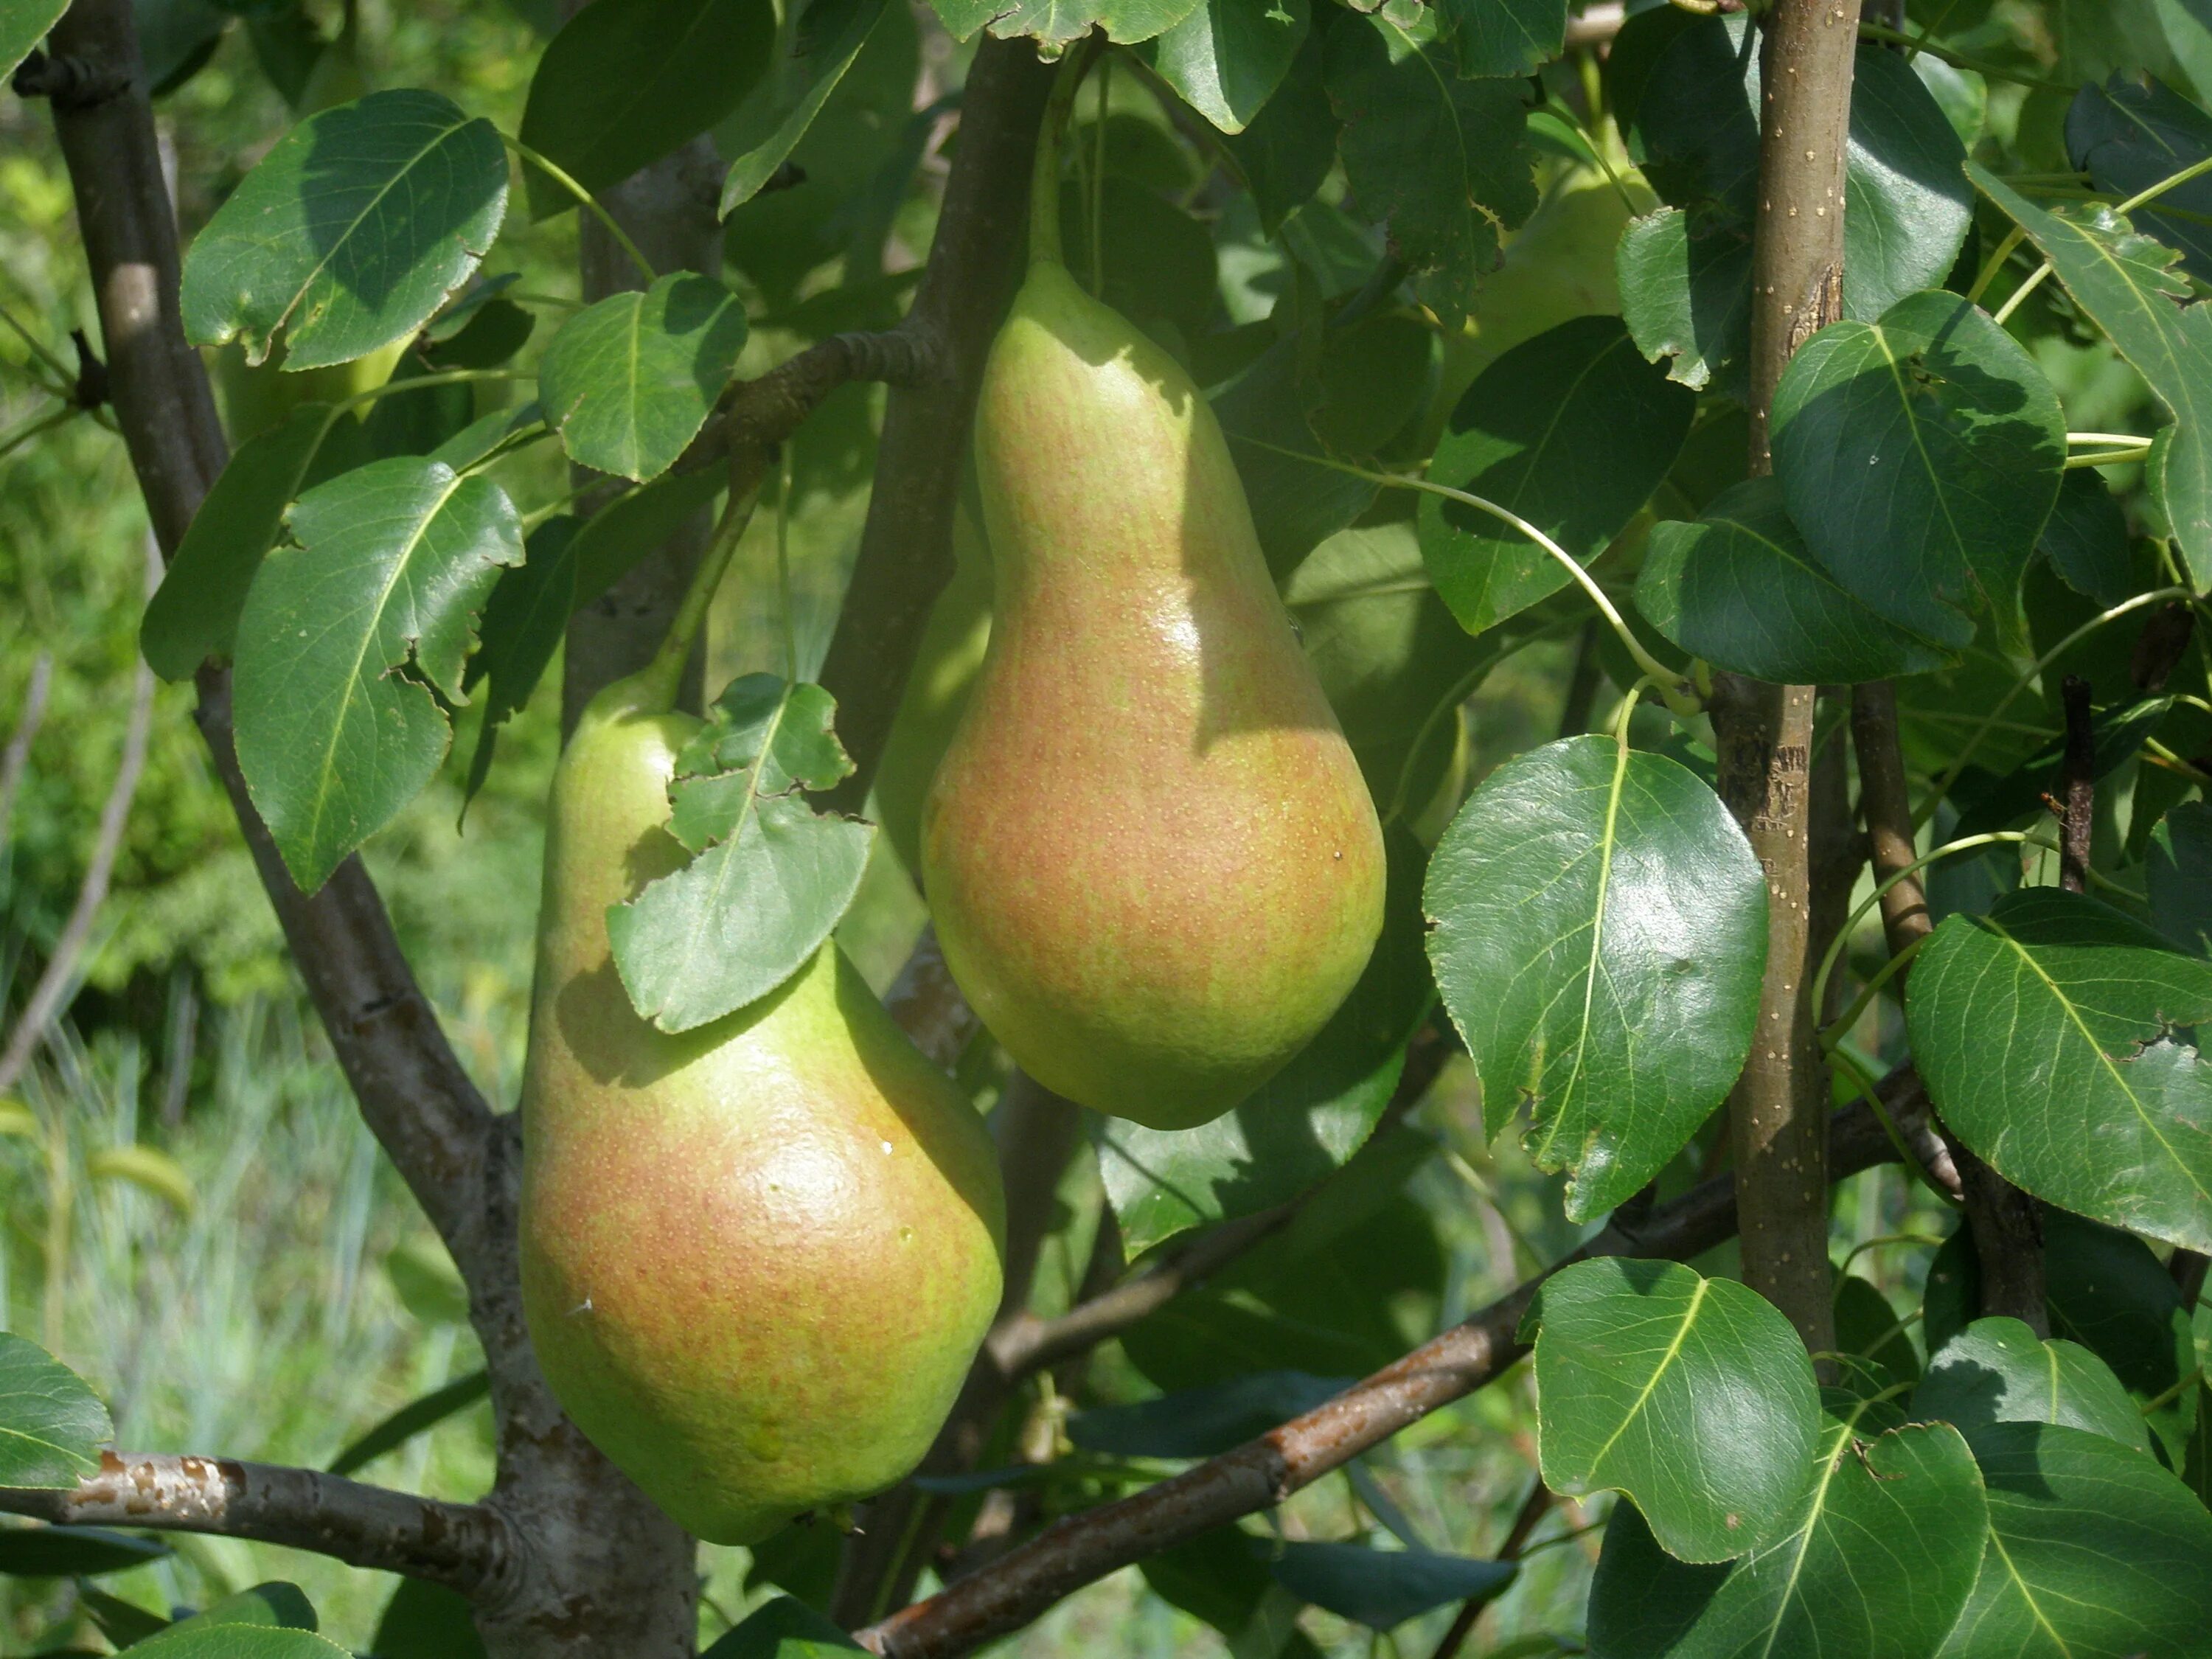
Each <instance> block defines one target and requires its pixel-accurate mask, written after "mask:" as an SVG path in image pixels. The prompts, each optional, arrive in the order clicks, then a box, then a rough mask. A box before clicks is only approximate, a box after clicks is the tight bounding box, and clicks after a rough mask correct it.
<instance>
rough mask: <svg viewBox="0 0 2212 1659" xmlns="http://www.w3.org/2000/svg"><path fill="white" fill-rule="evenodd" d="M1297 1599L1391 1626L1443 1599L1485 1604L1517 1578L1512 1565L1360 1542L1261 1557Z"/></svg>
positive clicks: (1296, 1547)
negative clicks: (1384, 1548) (1374, 1547)
mask: <svg viewBox="0 0 2212 1659" xmlns="http://www.w3.org/2000/svg"><path fill="white" fill-rule="evenodd" d="M1267 1571H1268V1572H1269V1574H1271V1575H1272V1576H1273V1578H1274V1580H1275V1582H1276V1583H1279V1584H1280V1585H1281V1586H1282V1587H1283V1588H1284V1589H1287V1590H1289V1591H1290V1592H1291V1594H1292V1595H1296V1596H1297V1598H1298V1599H1299V1600H1300V1601H1310V1602H1311V1603H1312V1604H1313V1605H1314V1606H1316V1607H1324V1608H1326V1609H1328V1611H1329V1612H1331V1613H1334V1614H1336V1616H1337V1617H1338V1618H1340V1619H1349V1620H1352V1623H1354V1624H1356V1625H1364V1626H1367V1627H1368V1628H1369V1629H1370V1630H1395V1629H1396V1628H1397V1627H1398V1626H1400V1625H1402V1624H1404V1623H1405V1622H1406V1620H1408V1619H1415V1618H1419V1616H1420V1615H1421V1614H1422V1613H1426V1612H1428V1611H1429V1609H1430V1608H1431V1607H1442V1606H1443V1604H1444V1603H1445V1602H1447V1601H1490V1600H1492V1599H1493V1598H1495V1597H1497V1596H1499V1595H1504V1593H1505V1590H1506V1589H1507V1588H1508V1587H1509V1586H1510V1585H1511V1583H1513V1581H1514V1579H1515V1578H1516V1577H1519V1576H1520V1572H1521V1568H1520V1565H1519V1564H1517V1563H1516V1562H1512V1561H1484V1560H1479V1559H1476V1558H1474V1557H1473V1556H1467V1555H1438V1554H1436V1553H1432V1552H1431V1551H1428V1550H1376V1549H1369V1548H1368V1547H1366V1546H1365V1545H1364V1544H1285V1545H1283V1546H1282V1547H1281V1548H1280V1549H1279V1551H1278V1552H1277V1553H1275V1554H1274V1555H1273V1557H1272V1558H1270V1559H1269V1560H1268V1562H1267Z"/></svg>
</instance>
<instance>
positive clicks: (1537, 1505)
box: [1430, 1476, 1552, 1659]
mask: <svg viewBox="0 0 2212 1659" xmlns="http://www.w3.org/2000/svg"><path fill="white" fill-rule="evenodd" d="M1551 1510H1552V1489H1551V1488H1550V1487H1549V1486H1546V1485H1545V1484H1544V1482H1543V1479H1542V1477H1541V1476H1539V1477H1538V1478H1537V1479H1536V1480H1534V1481H1533V1482H1531V1483H1530V1485H1529V1487H1528V1497H1526V1498H1522V1500H1521V1508H1520V1510H1518V1511H1517V1512H1516V1514H1515V1516H1514V1517H1513V1525H1512V1528H1510V1530H1509V1531H1508V1532H1507V1533H1506V1534H1505V1541H1504V1543H1502V1544H1500V1545H1499V1546H1498V1558H1497V1559H1498V1560H1500V1561H1518V1560H1519V1559H1521V1553H1522V1551H1523V1550H1525V1549H1527V1548H1528V1540H1529V1538H1530V1537H1531V1536H1532V1535H1533V1534H1534V1533H1535V1530H1536V1528H1537V1526H1538V1524H1539V1523H1541V1522H1542V1520H1543V1518H1544V1517H1545V1516H1547V1515H1548V1514H1550V1513H1551ZM1492 1599H1493V1598H1492V1597H1491V1596H1487V1595H1475V1596H1470V1597H1468V1600H1467V1601H1466V1602H1465V1603H1464V1604H1463V1605H1462V1607H1460V1610H1459V1613H1458V1616H1457V1617H1455V1619H1454V1620H1452V1621H1451V1628H1450V1629H1449V1630H1447V1631H1446V1632H1444V1634H1443V1640H1442V1641H1440V1642H1438V1643H1437V1650H1436V1651H1435V1652H1434V1653H1433V1654H1431V1656H1430V1659H1458V1654H1459V1650H1461V1649H1462V1648H1463V1647H1465V1646H1466V1645H1467V1638H1468V1637H1469V1636H1471V1635H1473V1634H1474V1626H1475V1621H1476V1620H1479V1619H1480V1618H1481V1617H1482V1610H1483V1609H1484V1608H1485V1607H1488V1606H1489V1605H1490V1603H1491V1601H1492Z"/></svg>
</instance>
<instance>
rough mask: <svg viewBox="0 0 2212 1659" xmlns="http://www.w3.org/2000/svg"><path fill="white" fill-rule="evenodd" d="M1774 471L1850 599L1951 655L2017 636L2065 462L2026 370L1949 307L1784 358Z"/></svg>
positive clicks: (1996, 333)
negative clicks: (1989, 628)
mask: <svg viewBox="0 0 2212 1659" xmlns="http://www.w3.org/2000/svg"><path fill="white" fill-rule="evenodd" d="M1771 431H1772V441H1773V447H1774V472H1775V476H1776V477H1778V478H1779V479H1780V480H1781V481H1782V494H1783V498H1784V501H1787V502H1788V503H1789V507H1790V513H1791V515H1792V516H1793V517H1794V518H1795V519H1796V521H1797V524H1798V525H1799V526H1800V527H1801V530H1802V534H1803V535H1804V538H1805V540H1806V543H1807V544H1808V546H1809V547H1810V548H1811V549H1812V551H1813V555H1814V558H1816V559H1817V560H1818V561H1819V562H1820V563H1821V564H1822V565H1824V566H1826V568H1827V569H1828V571H1829V572H1830V573H1831V574H1832V575H1834V576H1835V578H1836V579H1837V580H1838V581H1839V582H1840V583H1841V584H1842V585H1843V586H1844V587H1845V588H1846V589H1848V590H1849V591H1850V593H1851V594H1852V595H1853V597H1855V598H1856V599H1858V600H1859V602H1860V603H1861V604H1863V605H1866V606H1867V607H1869V609H1870V610H1872V611H1875V612H1876V613H1877V614H1879V615H1881V616H1882V617H1887V619H1888V620H1890V621H1891V622H1893V623H1897V624H1899V626H1900V627H1903V628H1907V629H1911V630H1912V631H1913V632H1914V633H1916V634H1918V635H1921V636H1922V637H1923V638H1925V639H1929V640H1935V641H1941V642H1942V643H1944V644H1946V645H1950V646H1954V647H1956V646H1963V645H1966V643H1968V642H1969V641H1972V638H1973V637H1974V623H1975V619H1976V618H1977V617H1980V616H1983V615H1984V614H1986V615H1988V616H1990V617H1991V618H1992V620H1993V621H1994V622H1995V623H1996V624H1997V626H1998V629H1999V631H2000V634H2001V635H2004V636H2011V635H2017V634H2019V633H2020V631H2021V626H2022V624H2021V613H2020V579H2021V573H2022V572H2024V571H2025V570H2026V569H2027V561H2028V556H2030V555H2031V554H2032V553H2033V552H2034V550H2035V543H2036V538H2037V536H2038V535H2039V534H2040V533H2041V532H2042V529H2043V525H2044V520H2045V519H2047V518H2049V517H2050V515H2051V502H2052V501H2053V500H2054V499H2055V498H2056V497H2057V494H2058V480H2059V477H2060V474H2061V471H2062V470H2063V467H2064V465H2065V461H2066V418H2065V416H2064V415H2063V414H2062V413H2061V412H2060V410H2059V407H2058V398H2057V393H2055V392H2052V391H2051V384H2050V382H2049V381H2047V380H2045V379H2044V378H2043V372H2042V370H2040V369H2039V368H2037V367H2036V366H2035V360H2034V359H2033V358H2032V357H2030V356H2028V355H2027V351H2026V350H2025V349H2022V348H2021V345H2020V343H2018V342H2017V341H2015V339H2014V338H2013V337H2012V336H2010V335H2009V334H2008V333H2006V332H2005V331H2004V330H2003V329H2002V328H2001V327H1999V326H1998V325H1996V323H1994V322H1992V321H1990V319H1989V317H1988V315H1987V314H1986V313H1984V312H1983V311H1982V310H1980V308H1979V307H1976V306H1973V305H1972V304H1970V303H1968V302H1967V301H1965V300H1963V299H1960V297H1959V296H1958V295H1954V294H1942V293H1927V294H1915V295H1909V296H1907V297H1906V298H1905V299H1903V300H1901V301H1899V302H1898V303H1897V304H1896V305H1894V306H1893V307H1890V309H1889V310H1887V311H1886V312H1884V313H1882V316H1881V320H1880V321H1878V322H1872V323H1857V322H1850V321H1845V322H1840V323H1837V324H1834V325H1832V326H1830V327H1827V328H1824V329H1822V330H1821V331H1820V332H1819V333H1817V334H1815V335H1814V336H1813V337H1812V338H1811V339H1809V340H1808V341H1806V342H1805V343H1804V344H1803V345H1802V346H1800V347H1799V348H1798V349H1797V351H1796V355H1795V356H1792V357H1791V358H1790V364H1789V367H1788V368H1785V369H1784V370H1783V372H1782V380H1781V384H1780V385H1779V386H1777V387H1776V388H1775V393H1774V413H1773V416H1772V428H1771Z"/></svg>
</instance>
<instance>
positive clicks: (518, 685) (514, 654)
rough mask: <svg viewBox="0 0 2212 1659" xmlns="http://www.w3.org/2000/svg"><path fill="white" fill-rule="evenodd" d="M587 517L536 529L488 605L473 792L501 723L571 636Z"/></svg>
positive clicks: (523, 700)
mask: <svg viewBox="0 0 2212 1659" xmlns="http://www.w3.org/2000/svg"><path fill="white" fill-rule="evenodd" d="M582 528H583V524H582V521H581V520H578V519H574V518H571V517H569V516H568V514H566V513H563V514H561V515H560V516H558V517H556V518H551V519H548V520H546V521H545V522H544V524H541V525H539V526H538V528H537V529H535V530H533V531H532V532H530V537H529V539H528V540H527V541H526V542H525V543H524V544H523V561H522V563H521V565H520V567H519V568H515V569H512V570H507V571H503V572H501V575H500V579H499V584H498V586H495V587H494V588H493V589H492V591H491V597H490V599H487V600H486V601H485V602H484V608H483V651H482V653H479V655H478V656H477V660H476V664H475V665H472V666H481V667H482V669H483V680H484V709H483V723H482V724H481V725H480V726H478V727H477V747H476V753H475V754H474V755H473V756H472V757H471V758H470V761H469V777H468V785H467V789H466V792H465V793H466V797H473V796H474V795H475V794H476V793H477V790H479V789H481V788H482V787H483V781H484V778H485V776H486V775H488V774H489V772H490V770H491V759H492V754H493V751H494V750H495V747H496V745H497V744H498V742H499V729H500V727H501V726H503V725H505V724H506V723H507V721H508V720H512V719H513V717H514V716H515V715H517V714H520V713H521V712H522V710H523V708H524V707H525V706H526V704H528V702H530V694H531V693H532V691H534V690H537V689H538V680H539V679H540V678H543V677H544V672H545V670H546V668H547V667H548V666H549V665H550V664H551V662H552V660H553V657H554V653H556V652H557V651H558V650H559V649H560V648H561V642H562V640H563V639H565V638H566V637H567V636H568V617H569V616H570V614H571V613H572V612H573V611H574V610H575V599H576V557H575V551H576V540H577V537H578V534H579V532H580V531H581V530H582Z"/></svg>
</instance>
